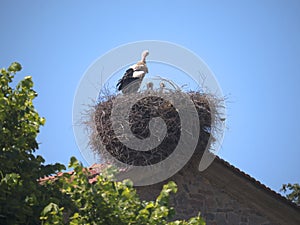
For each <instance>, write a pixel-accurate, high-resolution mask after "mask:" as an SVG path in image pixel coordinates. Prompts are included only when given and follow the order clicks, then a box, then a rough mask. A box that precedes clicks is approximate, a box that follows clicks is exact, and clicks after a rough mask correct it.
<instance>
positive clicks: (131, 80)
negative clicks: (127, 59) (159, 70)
mask: <svg viewBox="0 0 300 225" xmlns="http://www.w3.org/2000/svg"><path fill="white" fill-rule="evenodd" d="M148 55H149V51H148V50H145V51H143V53H142V57H141V60H140V61H138V62H137V63H136V64H134V65H132V66H130V67H129V68H128V69H127V70H126V72H125V73H124V75H123V77H122V78H121V79H120V80H119V81H118V83H117V85H116V87H117V89H118V91H122V92H123V94H129V93H134V92H137V91H138V89H139V88H140V86H141V83H142V80H143V79H144V77H145V75H146V73H148V67H147V65H146V57H147V56H148Z"/></svg>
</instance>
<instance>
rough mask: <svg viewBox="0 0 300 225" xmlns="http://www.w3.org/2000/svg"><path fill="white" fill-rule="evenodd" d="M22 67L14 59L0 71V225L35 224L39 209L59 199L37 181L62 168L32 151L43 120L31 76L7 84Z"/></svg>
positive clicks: (37, 221)
mask: <svg viewBox="0 0 300 225" xmlns="http://www.w3.org/2000/svg"><path fill="white" fill-rule="evenodd" d="M21 69H22V67H21V65H20V64H19V63H17V62H15V63H12V64H11V65H10V66H9V68H8V69H7V70H6V69H1V70H0V90H1V91H0V165H1V169H0V224H38V223H39V214H40V212H41V210H42V209H43V208H44V207H45V206H46V205H47V204H49V202H51V201H58V200H55V195H56V194H54V193H55V191H51V188H47V187H46V186H41V185H39V183H38V182H37V180H38V179H39V178H40V177H44V176H49V175H50V174H53V173H57V172H58V171H60V170H61V169H64V166H63V165H61V164H55V165H44V164H43V163H44V159H43V157H42V156H40V155H35V154H34V153H35V151H36V150H37V149H38V143H37V141H36V137H37V134H38V133H39V127H40V126H41V125H43V124H44V123H45V119H44V118H42V117H40V116H39V114H38V113H37V112H36V110H35V108H34V105H33V102H32V101H33V99H34V98H35V97H36V96H37V93H36V92H35V91H34V90H33V89H32V87H33V82H32V78H31V77H30V76H27V77H25V78H24V79H22V80H21V81H20V82H19V83H18V84H17V85H16V87H15V88H12V87H11V86H10V85H11V83H12V81H13V78H14V76H15V74H16V72H18V71H20V70H21ZM57 194H58V195H59V192H57ZM58 195H57V197H58Z"/></svg>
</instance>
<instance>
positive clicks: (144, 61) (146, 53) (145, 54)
mask: <svg viewBox="0 0 300 225" xmlns="http://www.w3.org/2000/svg"><path fill="white" fill-rule="evenodd" d="M148 55H149V51H148V50H145V51H143V52H142V58H141V61H142V62H143V63H146V57H147V56H148Z"/></svg>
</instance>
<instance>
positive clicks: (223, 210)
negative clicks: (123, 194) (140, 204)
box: [137, 157, 278, 225]
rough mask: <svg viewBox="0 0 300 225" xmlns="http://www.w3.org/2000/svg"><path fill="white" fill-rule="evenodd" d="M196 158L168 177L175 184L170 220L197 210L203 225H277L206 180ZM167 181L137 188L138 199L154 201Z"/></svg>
mask: <svg viewBox="0 0 300 225" xmlns="http://www.w3.org/2000/svg"><path fill="white" fill-rule="evenodd" d="M198 159H199V158H198ZM198 159H197V157H196V158H195V159H194V160H190V162H189V163H188V164H187V165H186V166H185V167H184V168H183V169H182V170H181V171H179V172H178V173H177V174H175V175H174V176H173V177H171V178H170V179H169V180H172V181H175V182H176V184H177V186H178V192H177V193H176V194H175V195H174V194H173V195H172V196H171V205H172V206H173V207H175V210H176V216H175V218H174V219H188V218H190V217H193V216H196V215H197V214H198V213H199V212H201V215H202V216H203V217H204V219H205V221H206V224H207V225H275V224H277V225H278V223H277V221H271V220H270V219H269V218H268V217H267V216H266V215H264V214H263V213H262V212H261V211H259V210H258V209H256V208H255V207H253V206H252V205H251V204H249V202H247V201H245V199H244V198H243V197H239V196H233V195H231V194H229V193H228V191H227V190H226V188H225V186H223V187H222V186H220V185H219V184H217V183H218V182H214V181H212V180H210V179H209V176H208V175H207V173H201V172H199V171H198V168H197V166H198V162H199V161H198ZM169 180H167V181H165V182H163V183H159V184H154V185H150V186H145V187H137V191H138V193H139V195H140V196H141V198H142V199H145V200H154V199H155V198H156V197H157V196H158V195H159V193H160V191H161V189H162V186H163V184H165V183H167V182H168V181H169ZM242 192H243V190H241V195H240V196H242V195H243V193H242Z"/></svg>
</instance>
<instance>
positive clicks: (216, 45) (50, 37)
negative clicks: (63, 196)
mask: <svg viewBox="0 0 300 225" xmlns="http://www.w3.org/2000/svg"><path fill="white" fill-rule="evenodd" d="M0 8H1V14H0V27H1V42H0V62H1V65H0V66H1V67H7V66H9V64H10V63H11V62H13V61H18V62H20V63H21V64H22V65H23V68H24V69H23V71H22V73H21V74H19V75H17V76H18V79H20V78H22V77H24V76H25V75H32V76H33V80H34V82H35V90H36V91H37V92H38V94H39V96H38V98H37V99H36V100H35V105H36V108H37V110H38V111H39V113H40V115H42V116H44V117H46V120H47V122H46V125H45V126H44V127H43V128H42V129H41V134H40V135H39V138H38V140H39V142H41V145H40V150H39V151H38V153H39V154H41V155H43V156H44V157H45V159H46V160H47V162H48V163H54V162H62V163H64V164H67V163H68V161H69V158H70V157H71V156H72V155H75V156H76V157H77V158H78V159H80V160H83V158H82V157H81V154H80V152H79V149H78V147H77V146H76V142H75V139H74V135H73V124H72V104H73V99H74V95H75V92H76V88H77V86H78V84H79V81H80V79H81V77H82V76H83V74H84V72H85V71H86V70H87V68H88V67H89V66H90V65H91V63H92V62H94V60H96V59H97V58H98V57H99V56H101V55H103V54H105V53H106V52H108V51H109V50H110V49H112V48H115V47H117V46H119V45H123V44H126V43H129V42H135V41H142V40H162V41H169V42H173V43H176V44H178V45H181V46H184V47H186V48H188V49H190V50H192V51H193V52H194V53H196V54H197V55H198V56H199V57H201V58H202V59H203V60H204V61H205V62H206V63H207V64H208V66H209V67H210V68H211V70H212V71H213V72H214V74H215V75H216V77H217V79H218V81H219V84H220V86H221V87H222V89H223V92H224V94H225V95H226V96H228V101H227V113H228V116H227V129H226V133H225V139H224V143H223V145H222V148H221V149H220V151H219V155H220V156H221V157H222V158H223V159H225V160H227V161H228V162H229V163H231V164H232V165H234V166H236V167H238V168H239V169H241V170H242V171H244V172H246V173H248V174H250V175H251V176H253V177H254V178H256V179H257V180H259V181H261V182H262V183H264V184H266V185H267V186H269V187H271V188H272V189H274V190H276V191H278V190H279V189H280V187H281V184H283V183H287V182H292V183H293V182H298V183H299V182H300V172H299V171H300V164H299V159H300V148H299V146H300V138H299V135H300V132H299V127H300V118H299V115H300V101H299V99H298V98H299V97H300V88H299V83H300V78H299V77H300V72H299V64H300V14H299V12H300V2H299V1H296V0H295V1H292V0H288V1H286V0H282V1H267V0H263V1H164V2H162V1H109V3H108V1H107V2H105V1H65V0H63V1H47V2H45V1H33V0H28V1H16V0H12V1H11V0H10V1H8V0H2V1H0Z"/></svg>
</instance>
